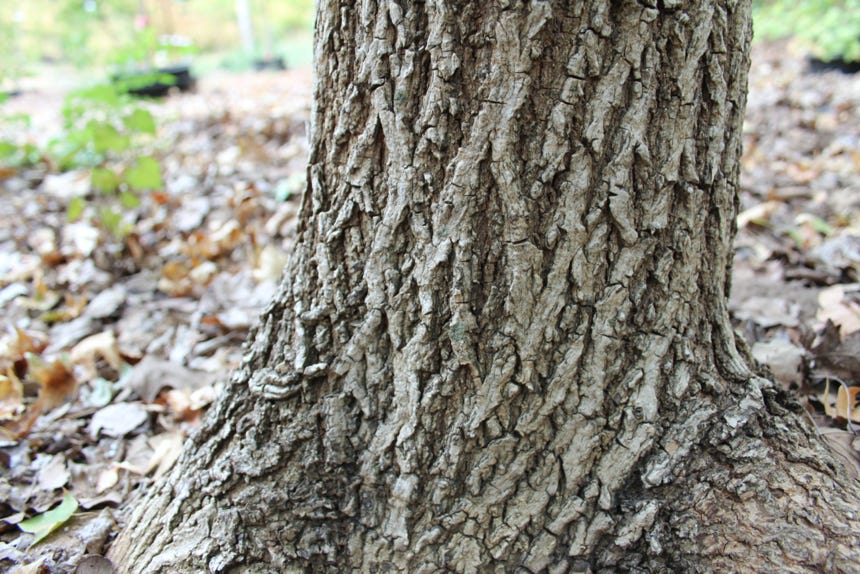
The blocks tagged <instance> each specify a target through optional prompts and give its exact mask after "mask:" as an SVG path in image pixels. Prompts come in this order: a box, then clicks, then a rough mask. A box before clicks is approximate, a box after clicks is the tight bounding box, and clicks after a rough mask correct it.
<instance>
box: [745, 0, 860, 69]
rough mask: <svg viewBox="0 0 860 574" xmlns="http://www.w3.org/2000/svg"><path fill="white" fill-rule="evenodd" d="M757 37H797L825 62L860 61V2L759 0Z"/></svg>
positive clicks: (755, 21)
mask: <svg viewBox="0 0 860 574" xmlns="http://www.w3.org/2000/svg"><path fill="white" fill-rule="evenodd" d="M753 10H754V15H753V23H754V25H755V31H756V34H757V35H758V36H759V37H764V38H781V37H787V36H794V37H797V38H800V39H802V40H804V41H805V42H806V43H807V44H808V45H809V48H810V51H811V52H812V54H813V55H814V56H816V57H817V58H820V59H821V60H824V61H833V60H844V61H846V62H852V61H860V0H758V1H756V2H754V5H753Z"/></svg>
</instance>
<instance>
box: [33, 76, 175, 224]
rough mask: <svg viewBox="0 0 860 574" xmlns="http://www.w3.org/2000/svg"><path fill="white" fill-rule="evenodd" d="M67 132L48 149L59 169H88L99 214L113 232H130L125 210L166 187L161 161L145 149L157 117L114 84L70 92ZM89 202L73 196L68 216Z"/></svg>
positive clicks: (65, 110) (77, 213)
mask: <svg viewBox="0 0 860 574" xmlns="http://www.w3.org/2000/svg"><path fill="white" fill-rule="evenodd" d="M63 117H64V131H63V133H62V134H61V135H60V136H59V137H57V138H55V139H54V140H52V141H51V143H50V144H49V150H50V151H51V153H52V156H53V157H54V160H55V162H56V164H57V166H58V167H59V168H60V169H61V170H70V169H76V168H87V169H89V170H90V183H91V186H92V189H93V190H94V191H96V192H99V194H100V195H99V196H96V197H97V198H99V199H100V200H104V201H99V205H97V214H98V219H99V220H100V221H101V223H102V225H103V226H104V227H105V228H107V229H108V230H109V231H111V232H112V233H114V234H115V235H119V236H123V235H125V234H126V233H127V232H128V229H127V226H126V225H125V224H124V223H123V218H122V212H123V211H124V210H128V209H134V208H135V207H137V206H138V205H140V197H139V195H138V193H139V192H141V191H144V190H147V189H158V188H160V187H163V185H164V184H163V181H162V178H161V165H160V164H159V162H158V160H157V159H155V158H154V157H152V156H150V155H146V154H145V153H142V152H143V149H144V145H145V144H146V142H147V141H148V140H150V139H151V138H152V137H153V136H154V135H155V133H156V123H155V118H154V117H153V116H152V113H150V112H149V110H147V109H146V108H144V107H143V105H142V104H141V103H140V102H138V101H136V100H134V99H132V98H131V97H129V96H127V95H125V94H123V93H122V92H121V91H120V89H119V88H117V87H116V86H113V85H111V84H103V85H98V86H94V87H91V88H87V89H84V90H78V91H76V92H72V93H71V94H69V95H68V96H67V97H66V101H65V105H64V107H63ZM86 205H87V202H86V200H85V199H84V198H83V197H77V198H74V199H73V200H72V201H71V202H70V203H69V206H68V210H67V217H68V218H69V220H75V219H78V218H79V217H81V216H82V215H83V213H84V210H85V208H86Z"/></svg>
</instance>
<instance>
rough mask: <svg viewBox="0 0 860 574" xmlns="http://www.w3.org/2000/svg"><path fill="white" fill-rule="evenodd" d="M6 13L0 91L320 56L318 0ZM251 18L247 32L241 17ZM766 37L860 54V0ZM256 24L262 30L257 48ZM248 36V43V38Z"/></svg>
mask: <svg viewBox="0 0 860 574" xmlns="http://www.w3.org/2000/svg"><path fill="white" fill-rule="evenodd" d="M9 4H10V5H9V6H4V8H3V9H2V10H0V91H3V90H4V89H6V90H8V89H9V88H8V86H9V84H10V82H11V83H14V82H15V81H16V80H17V79H19V78H20V77H21V76H23V75H25V74H37V73H39V72H40V71H42V70H41V69H40V67H41V66H51V65H56V64H61V65H68V66H73V67H74V68H75V69H77V70H79V71H83V70H94V69H102V70H103V69H104V67H105V66H111V65H113V66H116V65H118V64H120V63H122V62H123V61H128V60H136V61H140V60H142V59H147V58H148V59H149V60H150V61H149V62H148V63H149V64H155V65H163V64H164V62H165V61H169V60H170V59H171V58H172V59H174V60H175V59H176V58H178V57H182V56H188V54H189V53H191V51H192V50H193V52H194V54H195V55H194V68H195V72H197V73H205V72H207V71H209V70H212V69H215V68H218V67H222V68H228V69H234V70H236V69H243V68H248V67H251V66H252V65H253V64H254V62H255V61H259V60H260V59H264V58H283V60H284V62H285V63H286V65H287V66H291V67H294V66H301V65H307V64H309V63H310V61H311V37H312V26H313V0H26V2H18V3H14V4H13V3H9ZM243 6H244V7H245V8H244V9H245V12H246V14H247V15H248V18H247V20H246V22H247V21H248V20H249V22H248V24H249V27H248V28H246V36H245V37H243V34H242V30H241V29H240V28H241V24H240V22H241V18H240V17H238V14H239V13H240V12H242V10H243V8H242V7H243ZM753 10H754V25H755V29H756V37H757V38H758V39H775V38H783V37H794V38H797V39H798V40H799V41H801V42H803V43H804V44H805V46H806V47H807V49H808V50H809V51H810V54H811V55H812V56H814V57H816V58H819V59H821V60H823V61H832V60H836V61H848V62H854V61H860V0H753ZM247 29H251V30H253V36H254V43H253V47H252V48H250V49H249V44H248V41H247ZM243 40H244V44H243Z"/></svg>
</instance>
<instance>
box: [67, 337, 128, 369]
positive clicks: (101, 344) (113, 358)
mask: <svg viewBox="0 0 860 574" xmlns="http://www.w3.org/2000/svg"><path fill="white" fill-rule="evenodd" d="M69 356H70V357H71V361H72V363H73V364H75V365H80V366H83V367H84V368H85V369H86V370H87V372H88V373H89V374H91V375H93V376H94V375H95V373H96V360H97V359H98V358H99V357H101V358H103V359H104V360H105V361H106V362H107V364H108V365H110V366H111V368H112V369H114V370H117V371H118V370H120V368H121V367H122V365H123V363H124V361H123V359H122V356H121V355H120V353H119V345H118V344H117V340H116V336H115V335H114V333H113V330H111V329H108V330H107V331H102V332H101V333H96V334H95V335H90V336H89V337H87V338H86V339H84V340H82V341H81V342H80V343H78V344H77V345H75V346H74V347H73V348H72V350H71V352H70V353H69Z"/></svg>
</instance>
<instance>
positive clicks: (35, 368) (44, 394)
mask: <svg viewBox="0 0 860 574" xmlns="http://www.w3.org/2000/svg"><path fill="white" fill-rule="evenodd" d="M26 357H27V378H28V379H31V380H33V381H35V382H37V383H39V385H40V389H39V398H38V399H37V400H36V403H34V405H35V404H37V403H38V404H39V405H40V406H41V409H42V412H47V411H49V410H51V409H53V408H56V407H58V406H60V405H62V404H63V403H65V402H66V401H68V400H69V399H70V398H71V397H72V396H73V395H74V393H75V391H76V390H77V388H78V382H77V380H76V379H75V376H74V375H73V374H72V371H71V369H70V368H69V365H68V364H67V363H66V361H65V360H63V358H61V357H58V358H56V359H54V360H53V361H51V362H50V363H49V362H46V361H45V360H43V359H42V358H41V357H40V356H38V355H36V354H35V353H27V355H26ZM31 408H32V407H31Z"/></svg>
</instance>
